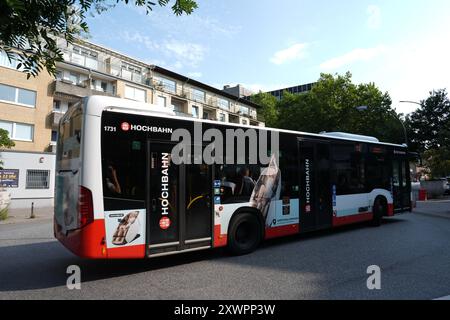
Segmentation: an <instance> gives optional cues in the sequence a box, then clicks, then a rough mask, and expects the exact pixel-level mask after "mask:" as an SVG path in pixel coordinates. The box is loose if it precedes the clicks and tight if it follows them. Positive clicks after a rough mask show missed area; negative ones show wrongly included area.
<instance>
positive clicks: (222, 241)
mask: <svg viewBox="0 0 450 320" xmlns="http://www.w3.org/2000/svg"><path fill="white" fill-rule="evenodd" d="M226 245H227V235H226V234H221V233H220V224H216V225H215V226H214V248H218V247H225V246H226Z"/></svg>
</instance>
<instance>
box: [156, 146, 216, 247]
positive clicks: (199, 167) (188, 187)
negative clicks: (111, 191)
mask: <svg viewBox="0 0 450 320" xmlns="http://www.w3.org/2000/svg"><path fill="white" fill-rule="evenodd" d="M173 146H174V145H173V144H171V143H167V142H164V143H160V142H148V161H147V163H148V164H147V168H148V172H147V184H148V185H149V188H148V189H147V190H149V192H148V195H147V197H148V200H147V203H148V205H147V207H148V217H147V221H148V225H147V230H148V232H147V235H148V236H147V249H148V250H147V255H148V256H156V255H165V254H170V253H173V252H177V251H183V250H194V249H199V248H206V247H210V246H211V240H212V218H213V206H212V204H211V201H212V199H211V194H210V193H211V192H212V172H211V170H212V167H211V166H207V165H203V164H186V165H185V164H183V165H175V164H173V163H172V161H171V151H172V148H173Z"/></svg>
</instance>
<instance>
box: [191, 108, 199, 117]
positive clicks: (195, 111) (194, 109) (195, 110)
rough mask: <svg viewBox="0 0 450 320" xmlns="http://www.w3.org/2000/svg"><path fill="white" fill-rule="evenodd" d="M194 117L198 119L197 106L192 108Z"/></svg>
mask: <svg viewBox="0 0 450 320" xmlns="http://www.w3.org/2000/svg"><path fill="white" fill-rule="evenodd" d="M192 116H193V117H194V118H198V107H197V106H192Z"/></svg>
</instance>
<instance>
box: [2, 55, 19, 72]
mask: <svg viewBox="0 0 450 320" xmlns="http://www.w3.org/2000/svg"><path fill="white" fill-rule="evenodd" d="M10 57H11V60H9V58H8V55H7V54H6V52H4V51H1V52H0V66H2V67H6V68H10V69H17V65H18V64H19V57H18V56H17V54H15V53H11V54H10ZM22 69H23V68H20V69H19V70H22Z"/></svg>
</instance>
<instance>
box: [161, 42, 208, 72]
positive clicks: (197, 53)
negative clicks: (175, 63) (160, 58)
mask: <svg viewBox="0 0 450 320" xmlns="http://www.w3.org/2000/svg"><path fill="white" fill-rule="evenodd" d="M163 49H164V51H165V53H166V54H168V55H171V56H174V57H175V58H176V59H178V60H179V61H180V60H181V61H185V62H186V63H187V64H189V65H190V66H193V67H195V66H197V65H198V64H199V63H200V62H201V61H203V59H204V56H205V52H206V48H205V47H204V46H203V45H201V44H197V43H190V42H183V41H179V40H174V39H171V40H168V41H167V40H166V41H164V43H163ZM180 63H181V62H180Z"/></svg>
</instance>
